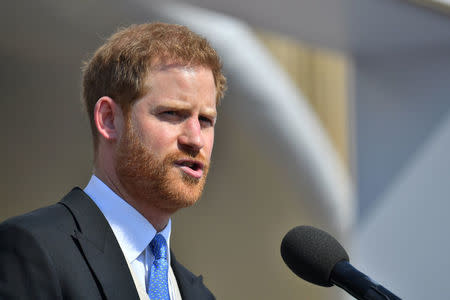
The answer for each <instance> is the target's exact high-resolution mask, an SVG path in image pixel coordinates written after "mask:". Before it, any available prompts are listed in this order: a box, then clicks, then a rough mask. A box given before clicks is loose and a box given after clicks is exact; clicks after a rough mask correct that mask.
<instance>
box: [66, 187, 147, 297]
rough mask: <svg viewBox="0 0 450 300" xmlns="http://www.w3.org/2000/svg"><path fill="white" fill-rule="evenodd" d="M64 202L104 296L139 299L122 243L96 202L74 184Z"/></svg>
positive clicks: (77, 241)
mask: <svg viewBox="0 0 450 300" xmlns="http://www.w3.org/2000/svg"><path fill="white" fill-rule="evenodd" d="M61 204H62V205H64V206H66V207H67V208H68V209H69V211H70V212H71V213H72V215H73V217H74V220H75V223H76V225H77V228H76V229H75V231H74V233H73V234H72V237H73V238H74V241H75V242H76V243H77V244H78V246H79V248H80V250H81V251H82V253H83V255H84V257H85V259H86V261H87V263H88V265H89V267H90V269H91V271H92V273H93V275H94V277H95V278H96V279H97V284H98V286H99V289H100V291H101V292H102V293H103V295H104V297H105V298H106V299H108V300H114V299H117V300H119V299H139V296H138V293H137V291H136V287H135V285H134V282H133V278H132V276H131V274H130V270H129V268H128V265H127V262H126V260H125V257H124V255H123V253H122V251H121V249H120V246H119V243H118V242H117V240H116V238H115V236H114V233H113V232H112V230H111V227H110V226H109V224H108V222H107V221H106V218H105V217H104V216H103V214H102V213H101V211H100V210H99V209H98V207H97V206H96V205H95V203H94V202H93V201H92V200H91V199H90V198H89V197H88V196H87V195H86V194H85V193H84V192H83V191H82V190H81V189H80V188H74V189H73V190H72V191H71V192H70V193H69V194H68V195H67V196H66V197H64V199H62V200H61Z"/></svg>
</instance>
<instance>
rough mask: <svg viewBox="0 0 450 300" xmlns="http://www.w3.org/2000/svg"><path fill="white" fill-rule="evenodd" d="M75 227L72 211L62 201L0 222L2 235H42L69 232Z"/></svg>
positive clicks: (0, 233)
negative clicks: (12, 233)
mask: <svg viewBox="0 0 450 300" xmlns="http://www.w3.org/2000/svg"><path fill="white" fill-rule="evenodd" d="M72 227H73V218H72V216H71V214H70V212H69V211H68V210H67V209H66V208H65V207H64V206H63V205H61V204H60V203H57V204H53V205H50V206H47V207H43V208H39V209H37V210H34V211H31V212H29V213H26V214H23V215H20V216H16V217H12V218H10V219H8V220H6V221H4V222H2V223H1V224H0V236H1V235H3V234H6V233H8V232H14V233H24V232H27V233H28V234H30V235H36V236H41V235H45V234H50V235H51V234H58V233H61V232H68V231H70V229H71V228H72Z"/></svg>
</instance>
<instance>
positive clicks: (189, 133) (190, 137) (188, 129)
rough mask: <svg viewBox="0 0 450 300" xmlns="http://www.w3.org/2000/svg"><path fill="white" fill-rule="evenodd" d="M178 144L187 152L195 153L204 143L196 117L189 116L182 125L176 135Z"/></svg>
mask: <svg viewBox="0 0 450 300" xmlns="http://www.w3.org/2000/svg"><path fill="white" fill-rule="evenodd" d="M178 143H179V145H180V146H181V147H182V148H184V150H187V151H188V152H189V153H192V152H194V153H195V154H197V152H198V151H200V149H202V148H203V146H204V145H205V140H204V137H203V133H202V128H201V125H200V121H199V120H198V118H189V119H188V120H186V122H185V123H184V126H183V130H182V133H181V134H180V135H179V136H178Z"/></svg>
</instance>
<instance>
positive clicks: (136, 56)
mask: <svg viewBox="0 0 450 300" xmlns="http://www.w3.org/2000/svg"><path fill="white" fill-rule="evenodd" d="M165 63H171V64H172V63H175V64H181V65H185V66H204V67H207V68H210V69H211V71H212V73H213V77H214V81H215V85H216V90H217V96H216V100H217V102H219V101H220V99H221V98H222V97H223V95H224V93H225V90H226V78H225V76H224V75H223V73H222V63H221V61H220V58H219V56H218V55H217V53H216V51H215V50H214V49H213V48H212V47H211V45H210V44H209V43H208V41H207V40H206V39H205V38H203V37H201V36H199V35H198V34H196V33H194V32H192V31H191V30H189V28H187V27H186V26H181V25H174V24H165V23H150V24H141V25H131V26H129V27H126V28H122V29H119V30H118V31H117V32H116V33H115V34H113V35H112V36H111V37H110V38H109V39H108V40H107V41H106V43H105V44H104V45H102V46H101V47H100V48H99V49H98V50H97V51H96V52H95V54H94V56H93V57H92V58H91V60H90V61H88V62H87V63H86V64H85V66H84V68H83V102H84V104H85V107H86V110H87V113H88V116H89V120H90V122H91V129H92V134H93V138H94V147H95V148H97V144H98V133H97V129H96V127H95V123H94V107H95V104H96V103H97V101H98V99H100V98H101V97H103V96H109V97H111V98H112V99H114V101H115V102H116V103H118V104H119V105H120V107H121V108H122V110H123V112H124V114H128V112H129V110H130V108H131V106H132V104H133V103H134V102H135V101H136V100H137V99H139V98H140V97H141V96H143V95H144V94H145V93H146V92H147V89H146V87H145V81H146V79H147V76H148V75H149V74H150V71H151V69H152V68H153V67H157V66H159V65H163V64H165Z"/></svg>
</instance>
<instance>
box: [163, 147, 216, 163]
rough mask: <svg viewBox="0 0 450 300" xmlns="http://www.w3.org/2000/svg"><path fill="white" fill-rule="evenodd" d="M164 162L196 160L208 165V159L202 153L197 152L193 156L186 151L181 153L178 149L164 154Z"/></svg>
mask: <svg viewBox="0 0 450 300" xmlns="http://www.w3.org/2000/svg"><path fill="white" fill-rule="evenodd" d="M164 160H165V161H166V162H170V163H172V162H175V161H178V160H196V161H198V162H200V163H202V164H203V165H204V166H209V160H208V159H206V157H205V156H204V155H203V154H202V153H198V154H197V155H195V156H192V155H189V154H187V153H183V152H180V151H177V152H173V153H170V154H167V155H166V158H165V159H164Z"/></svg>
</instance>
